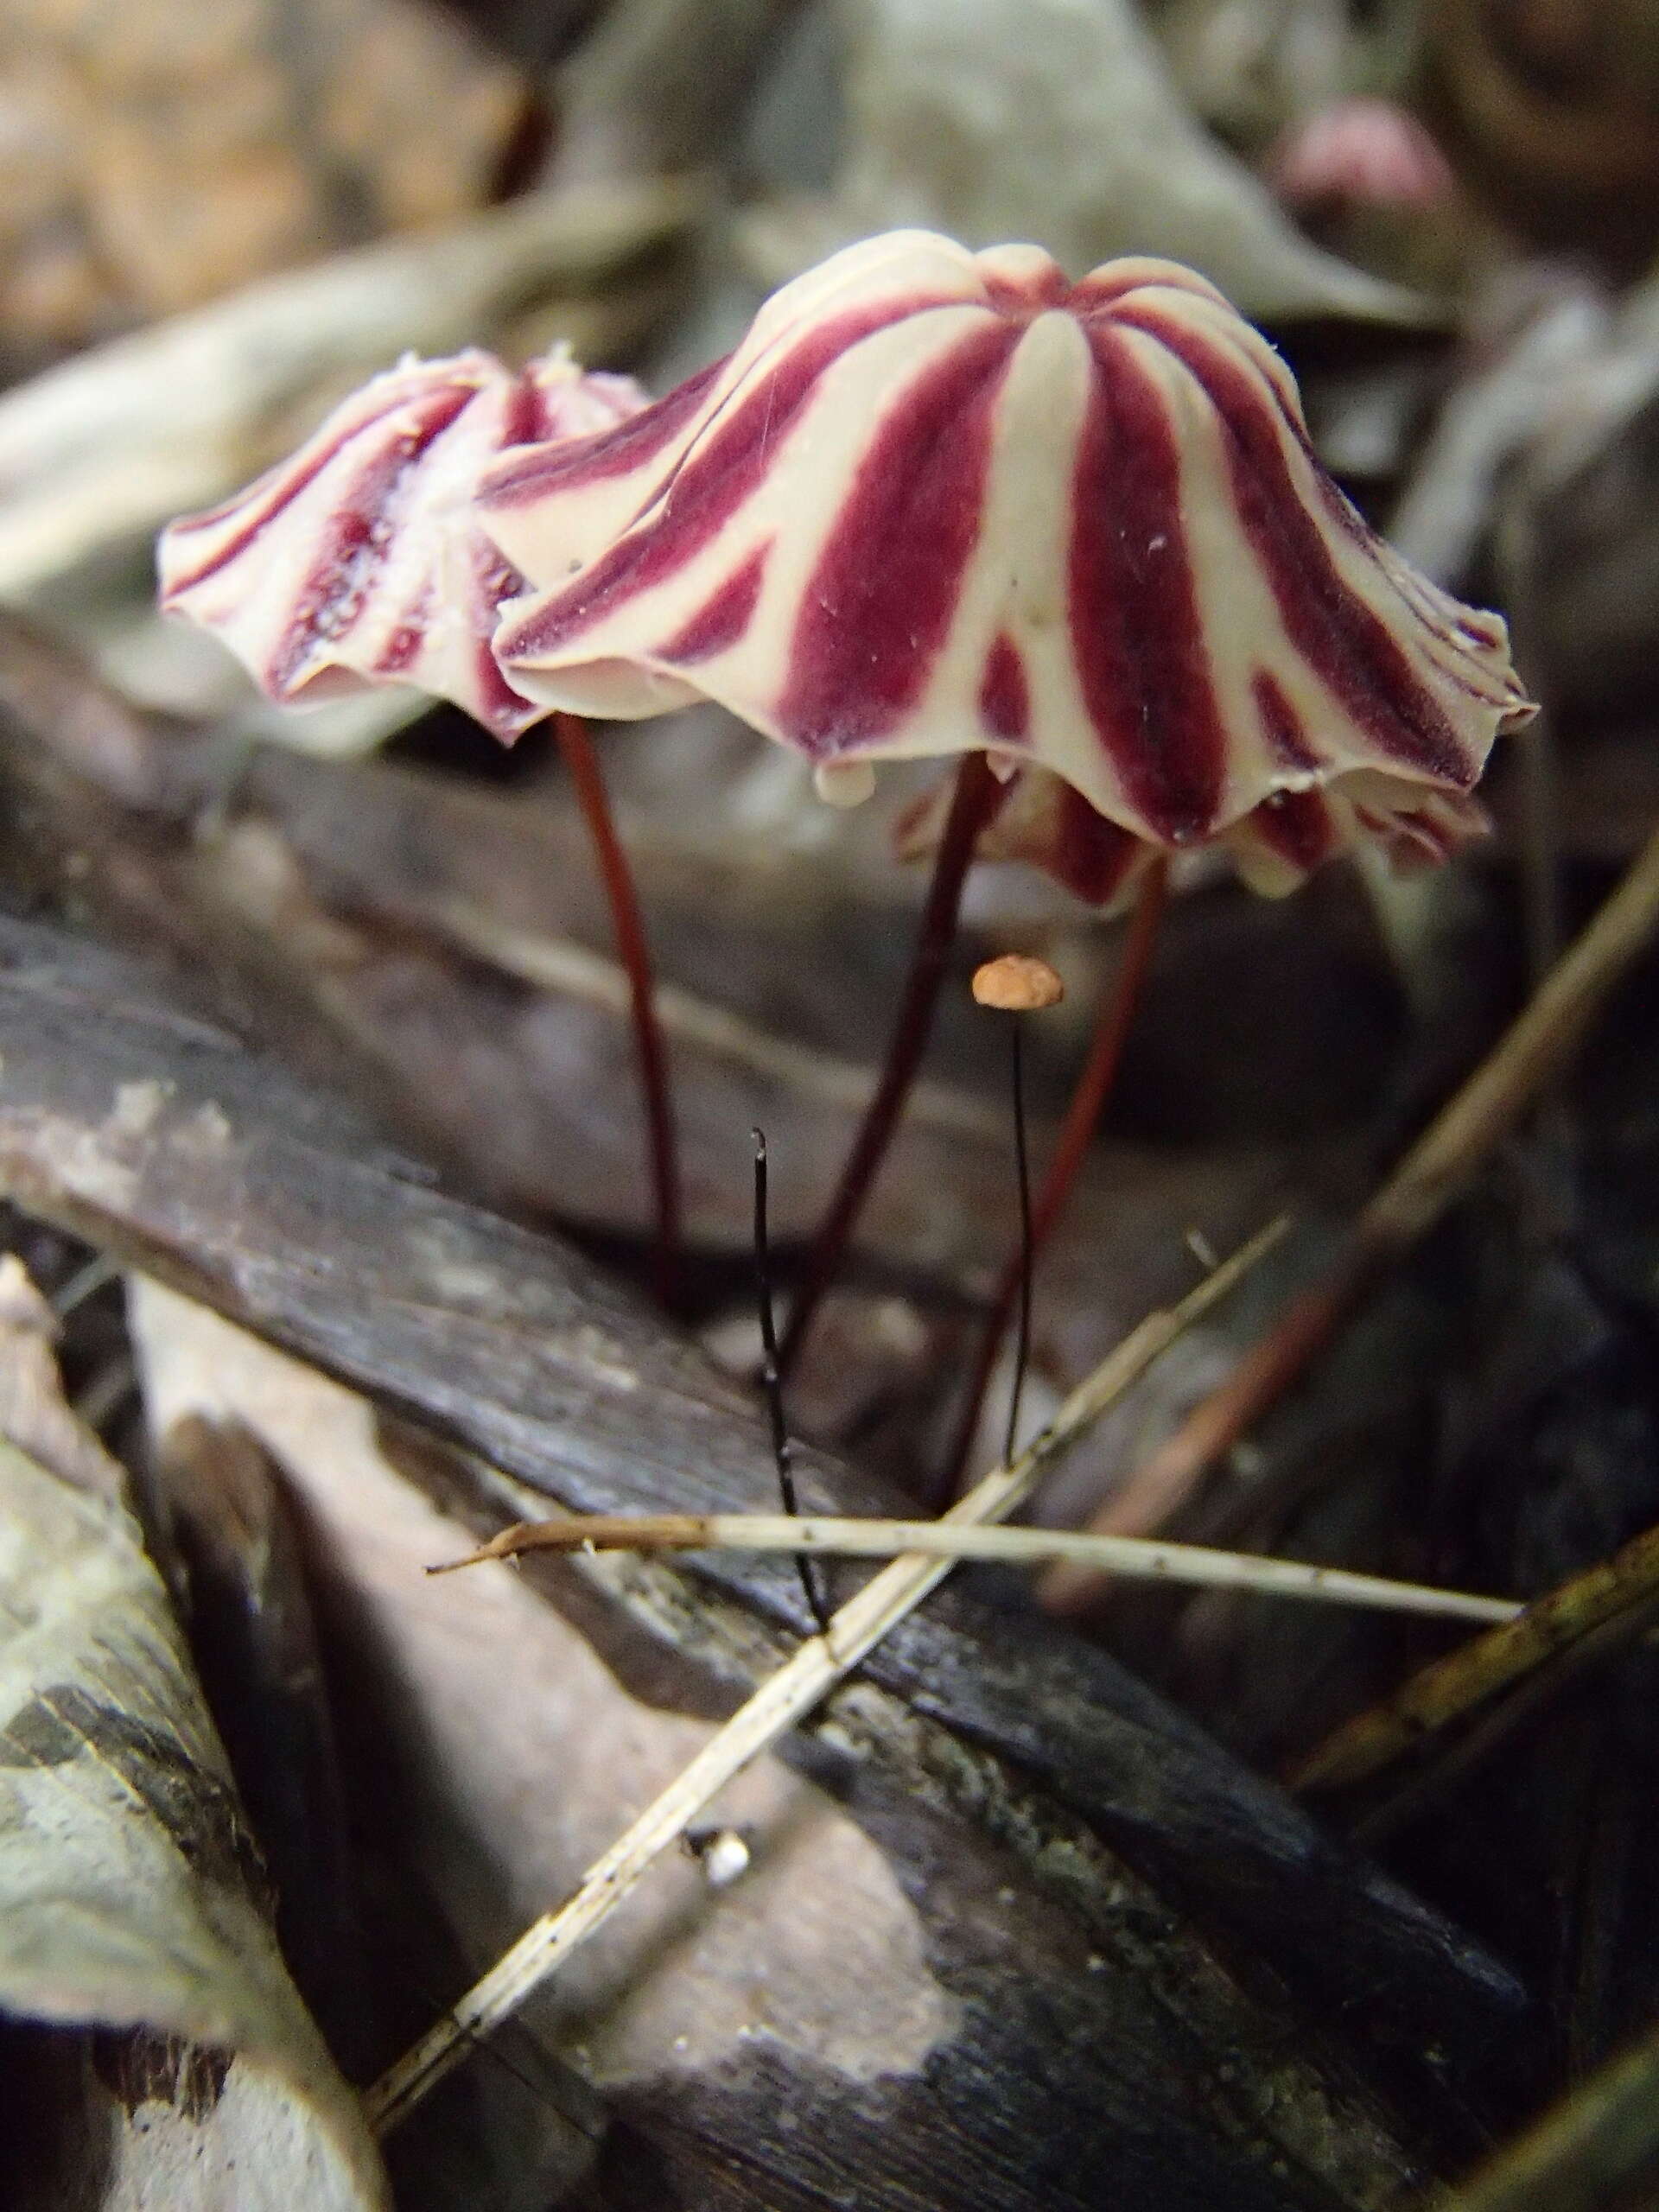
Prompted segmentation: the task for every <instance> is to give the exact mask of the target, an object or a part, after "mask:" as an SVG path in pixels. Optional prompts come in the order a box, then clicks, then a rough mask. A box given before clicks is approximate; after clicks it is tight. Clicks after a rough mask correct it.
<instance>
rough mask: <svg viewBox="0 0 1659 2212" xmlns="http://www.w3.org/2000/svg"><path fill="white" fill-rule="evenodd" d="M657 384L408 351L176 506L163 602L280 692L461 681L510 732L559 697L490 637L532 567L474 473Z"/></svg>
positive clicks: (461, 698)
mask: <svg viewBox="0 0 1659 2212" xmlns="http://www.w3.org/2000/svg"><path fill="white" fill-rule="evenodd" d="M644 405H645V394H644V392H643V391H641V390H640V388H639V385H636V384H635V383H634V382H633V380H632V378H628V377H613V376H588V375H584V374H582V372H580V371H578V370H577V369H576V368H575V365H573V364H572V363H571V362H570V361H569V360H568V359H564V358H563V357H562V356H555V357H553V358H551V359H547V360H544V361H539V362H533V363H531V365H530V366H529V367H528V368H527V369H525V370H524V371H523V372H517V373H515V372H512V371H510V370H508V369H506V368H505V367H504V366H503V365H502V364H501V363H500V362H499V361H498V360H497V359H495V358H494V357H493V355H492V354H489V353H478V352H470V353H461V354H457V355H455V356H454V358H453V359H448V360H441V361H414V360H410V361H406V362H404V363H403V364H402V365H400V366H399V367H397V368H395V369H391V370H389V371H387V372H386V373H385V375H383V376H378V377H376V378H373V379H372V381H371V382H370V383H369V384H367V385H365V386H364V388H363V389H362V390H361V391H358V392H355V393H353V396H352V397H350V398H349V399H347V400H346V401H345V402H344V403H343V404H341V405H340V407H338V408H336V409H335V410H334V413H333V414H332V415H331V416H329V417H328V419H327V422H326V423H323V425H322V426H321V429H319V430H318V431H317V432H316V433H315V435H314V436H312V437H311V438H309V439H308V440H307V442H306V443H305V444H304V445H302V447H301V448H300V449H299V451H298V452H297V453H296V454H293V455H292V456H291V457H290V458H289V460H287V461H283V462H282V463H281V464H280V465H279V466H278V467H275V468H272V469H270V470H269V471H268V472H267V473H266V474H264V476H262V477H260V478H259V480H258V481H257V483H254V484H252V485H251V486H249V487H248V488H247V490H245V491H244V492H240V493H238V494H237V495H236V496H235V498H234V499H228V500H226V502H225V503H224V504H223V505H219V506H217V507H214V508H212V509H211V510H209V511H208V512H207V513H205V514H199V515H191V516H187V517H185V518H183V519H182V520H181V521H179V522H175V523H174V524H171V525H170V526H169V527H168V529H167V530H166V531H164V532H163V533H162V539H161V543H160V546H159V548H158V550H157V563H158V567H159V569H160V575H161V586H162V607H164V608H165V609H167V610H168V612H169V613H175V614H181V615H183V616H186V617H187V618H188V620H192V621H194V622H196V623H199V624H200V625H201V626H202V627H203V628H205V629H208V630H212V631H213V632H217V634H218V635H219V637H220V638H222V639H224V641H225V643H226V645H228V646H229V647H230V648H231V650H232V652H234V653H235V654H236V655H237V657H238V659H239V660H240V661H241V662H242V663H243V664H244V665H245V667H246V668H247V670H248V671H249V673H250V674H251V676H252V677H253V679H254V681H255V682H256V683H257V684H258V685H259V687H260V689H261V690H263V691H264V692H265V693H266V694H267V695H268V696H270V697H271V698H273V699H278V700H285V701H293V702H298V703H300V704H305V703H308V702H321V701H323V700H326V699H327V698H330V697H334V696H338V695H340V693H341V692H345V691H349V690H355V689H358V688H359V687H360V686H362V685H365V684H380V683H401V684H407V685H410V686H412V687H413V688H415V689H416V690H423V691H428V692H431V693H433V694H435V696H439V697H441V698H446V699H451V700H453V701H454V702H455V704H456V705H457V706H460V707H463V708H465V709H467V712H468V713H469V714H471V715H475V716H476V717H477V719H478V720H479V721H481V722H483V723H484V724H485V725H486V727H487V728H490V729H491V730H493V732H494V734H496V736H498V737H499V738H501V739H503V740H504V741H511V740H512V739H513V738H515V737H517V736H518V734H520V732H521V731H523V730H524V728H526V726H527V725H528V724H529V723H531V722H533V721H537V719H538V718H539V717H540V716H541V715H544V714H545V713H546V712H547V711H548V709H546V707H544V706H542V705H538V704H537V703H536V702H533V701H531V699H529V698H526V697H525V696H523V695H522V694H521V693H519V692H518V691H517V690H514V689H513V687H512V685H511V684H510V683H508V682H507V681H506V680H505V677H503V676H502V674H501V671H500V669H499V666H498V664H497V663H496V659H495V656H494V654H493V652H492V651H491V646H490V639H491V637H492V635H493V632H494V630H495V628H496V625H497V622H498V620H499V609H500V607H501V603H502V601H504V600H505V599H509V598H512V597H513V596H514V595H515V594H518V593H519V592H521V591H522V590H523V589H524V578H523V577H522V576H521V575H518V571H517V570H516V569H513V568H512V565H511V563H508V562H507V561H505V559H504V558H503V557H502V555H501V553H500V551H499V549H498V547H497V546H496V545H495V544H494V543H493V541H492V540H491V539H490V538H489V537H486V535H485V533H484V532H483V531H482V530H481V529H480V527H479V524H478V521H477V517H476V512H475V508H474V494H475V493H476V491H477V488H478V482H479V478H480V474H481V473H482V472H483V470H484V469H485V468H486V467H487V466H488V465H490V464H492V463H493V462H494V461H498V460H499V458H500V456H501V454H503V452H504V451H505V450H506V449H507V448H510V447H512V446H515V445H518V444H520V443H524V442H534V443H535V445H536V446H537V449H538V450H543V449H545V448H546V446H547V445H548V444H549V443H550V442H556V441H557V440H559V439H562V438H566V437H577V438H580V437H582V436H585V435H588V434H591V433H592V432H594V431H596V430H599V429H608V428H610V427H611V426H613V424H615V423H619V422H620V421H622V420H624V419H625V418H626V416H628V415H630V414H632V413H634V412H636V411H637V410H639V409H640V408H641V407H643V406H644Z"/></svg>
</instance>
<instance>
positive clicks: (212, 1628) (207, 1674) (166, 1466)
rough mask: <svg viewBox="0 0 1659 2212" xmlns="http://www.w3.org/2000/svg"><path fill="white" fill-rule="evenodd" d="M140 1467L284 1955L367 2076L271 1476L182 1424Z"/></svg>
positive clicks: (319, 1756)
mask: <svg viewBox="0 0 1659 2212" xmlns="http://www.w3.org/2000/svg"><path fill="white" fill-rule="evenodd" d="M154 1461H155V1494H156V1500H157V1503H158V1506H159V1508H160V1510H161V1511H162V1514H163V1515H164V1516H165V1519H166V1525H167V1531H168V1536H169V1538H170V1539H171V1542H172V1546H173V1548H174V1549H175V1553H176V1554H177V1557H178V1559H179V1561H180V1564H181V1569H182V1576H183V1581H184V1588H185V1612H186V1628H187V1631H188V1636H189V1638H190V1646H191V1650H192V1654H193V1656H194V1659H195V1662H196V1671H197V1673H198V1674H199V1675H200V1677H201V1681H202V1687H203V1691H204V1693H205V1694H206V1696H207V1703H208V1707H209V1709H210V1710H211V1712H212V1713H213V1720H214V1723H215V1726H217V1727H218V1730H219V1735H220V1737H221V1738H222V1739H223V1741H224V1744H225V1747H226V1751H227V1752H228V1753H229V1756H230V1761H231V1766H232V1771H233V1772H234V1774H235V1776H236V1778H237V1782H238V1786H239V1788H240V1789H241V1792H242V1796H243V1798H244V1800H245V1802H246V1804H247V1807H248V1810H249V1815H250V1817H251V1820H252V1821H253V1824H254V1827H255V1830H256V1832H257V1834H258V1836H259V1839H260V1843H261V1846H262V1847H263V1849H264V1857H265V1862H266V1865H267V1866H268V1867H269V1868H270V1878H271V1881H272V1885H273V1886H274V1889H275V1891H276V1897H277V1934H278V1936H280V1938H281V1940H282V1945H283V1956H284V1958H285V1959H286V1960H287V1961H288V1966H289V1972H290V1973H291V1974H293V1976H294V1979H295V1981H296V1985H297V1986H298V1988H299V1990H300V1993H301V1994H302V1997H303V1998H304V1999H305V2000H306V2003H307V2004H308V2005H309V2007H310V2009H311V2011H312V2012H313V2014H314V2016H315V2018H316V2020H317V2022H318V2024H319V2025H320V2026H321V2029H322V2031H323V2033H324V2034H325V2035H326V2036H327V2038H328V2042H329V2046H330V2048H331V2049H332V2050H333V2051H334V2055H335V2056H336V2058H337V2059H338V2060H339V2061H340V2064H341V2065H342V2066H343V2067H344V2068H345V2069H346V2072H347V2073H348V2074H349V2075H351V2077H352V2078H353V2080H358V2081H362V2080H366V2079H367V2078H368V2077H369V2075H370V2072H371V2070H372V2066H373V2063H374V2059H373V2056H372V2055H371V2051H370V2042H369V2038H370V2021H371V2017H372V2006H371V1999H370V1996H369V1991H368V1981H367V1975H366V1974H365V1965H364V1959H363V1955H362V1945H361V1942H360V1939H359V1933H358V1927H357V1918H356V1906H355V1903H354V1899H353V1882H352V1873H351V1866H350V1859H349V1853H348V1846H347V1840H346V1817H345V1811H344V1799H343V1792H342V1789H341V1783H340V1771H339V1762H338V1758H337V1754H336V1750H335V1744H334V1725H333V1719H332V1716H331V1714H330V1712H329V1707H328V1701H327V1688H326V1685H325V1683H324V1681H323V1677H322V1668H321V1659H320V1657H319V1654H318V1649H317V1641H316V1632H315V1624H314V1623H313V1620H312V1617H311V1608H310V1604H309V1600H308V1595H307V1592H306V1586H305V1578H304V1573H303V1569H302V1561H301V1556H300V1545H299V1538H298V1533H297V1531H296V1528H295V1526H294V1522H293V1516H292V1513H291V1510H290V1509H289V1504H288V1502H287V1499H286V1498H285V1497H284V1495H283V1487H282V1483H281V1478H280V1475H279V1472H278V1471H277V1469H276V1468H275V1467H274V1466H273V1465H272V1464H271V1462H270V1455H269V1454H268V1453H267V1452H265V1451H264V1448H263V1447H262V1446H261V1444H260V1442H259V1440H258V1439H257V1437H256V1436H254V1435H253V1434H252V1433H251V1432H250V1431H249V1430H247V1429H246V1428H245V1427H242V1426H241V1425H239V1424H238V1423H237V1422H235V1421H209V1420H204V1419H202V1418H200V1416H195V1415H186V1416H185V1417H183V1418H181V1419H180V1420H179V1421H175V1422H172V1423H169V1424H168V1425H167V1426H166V1427H163V1428H162V1430H161V1432H160V1433H159V1434H158V1435H157V1436H156V1439H155V1451H154Z"/></svg>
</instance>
